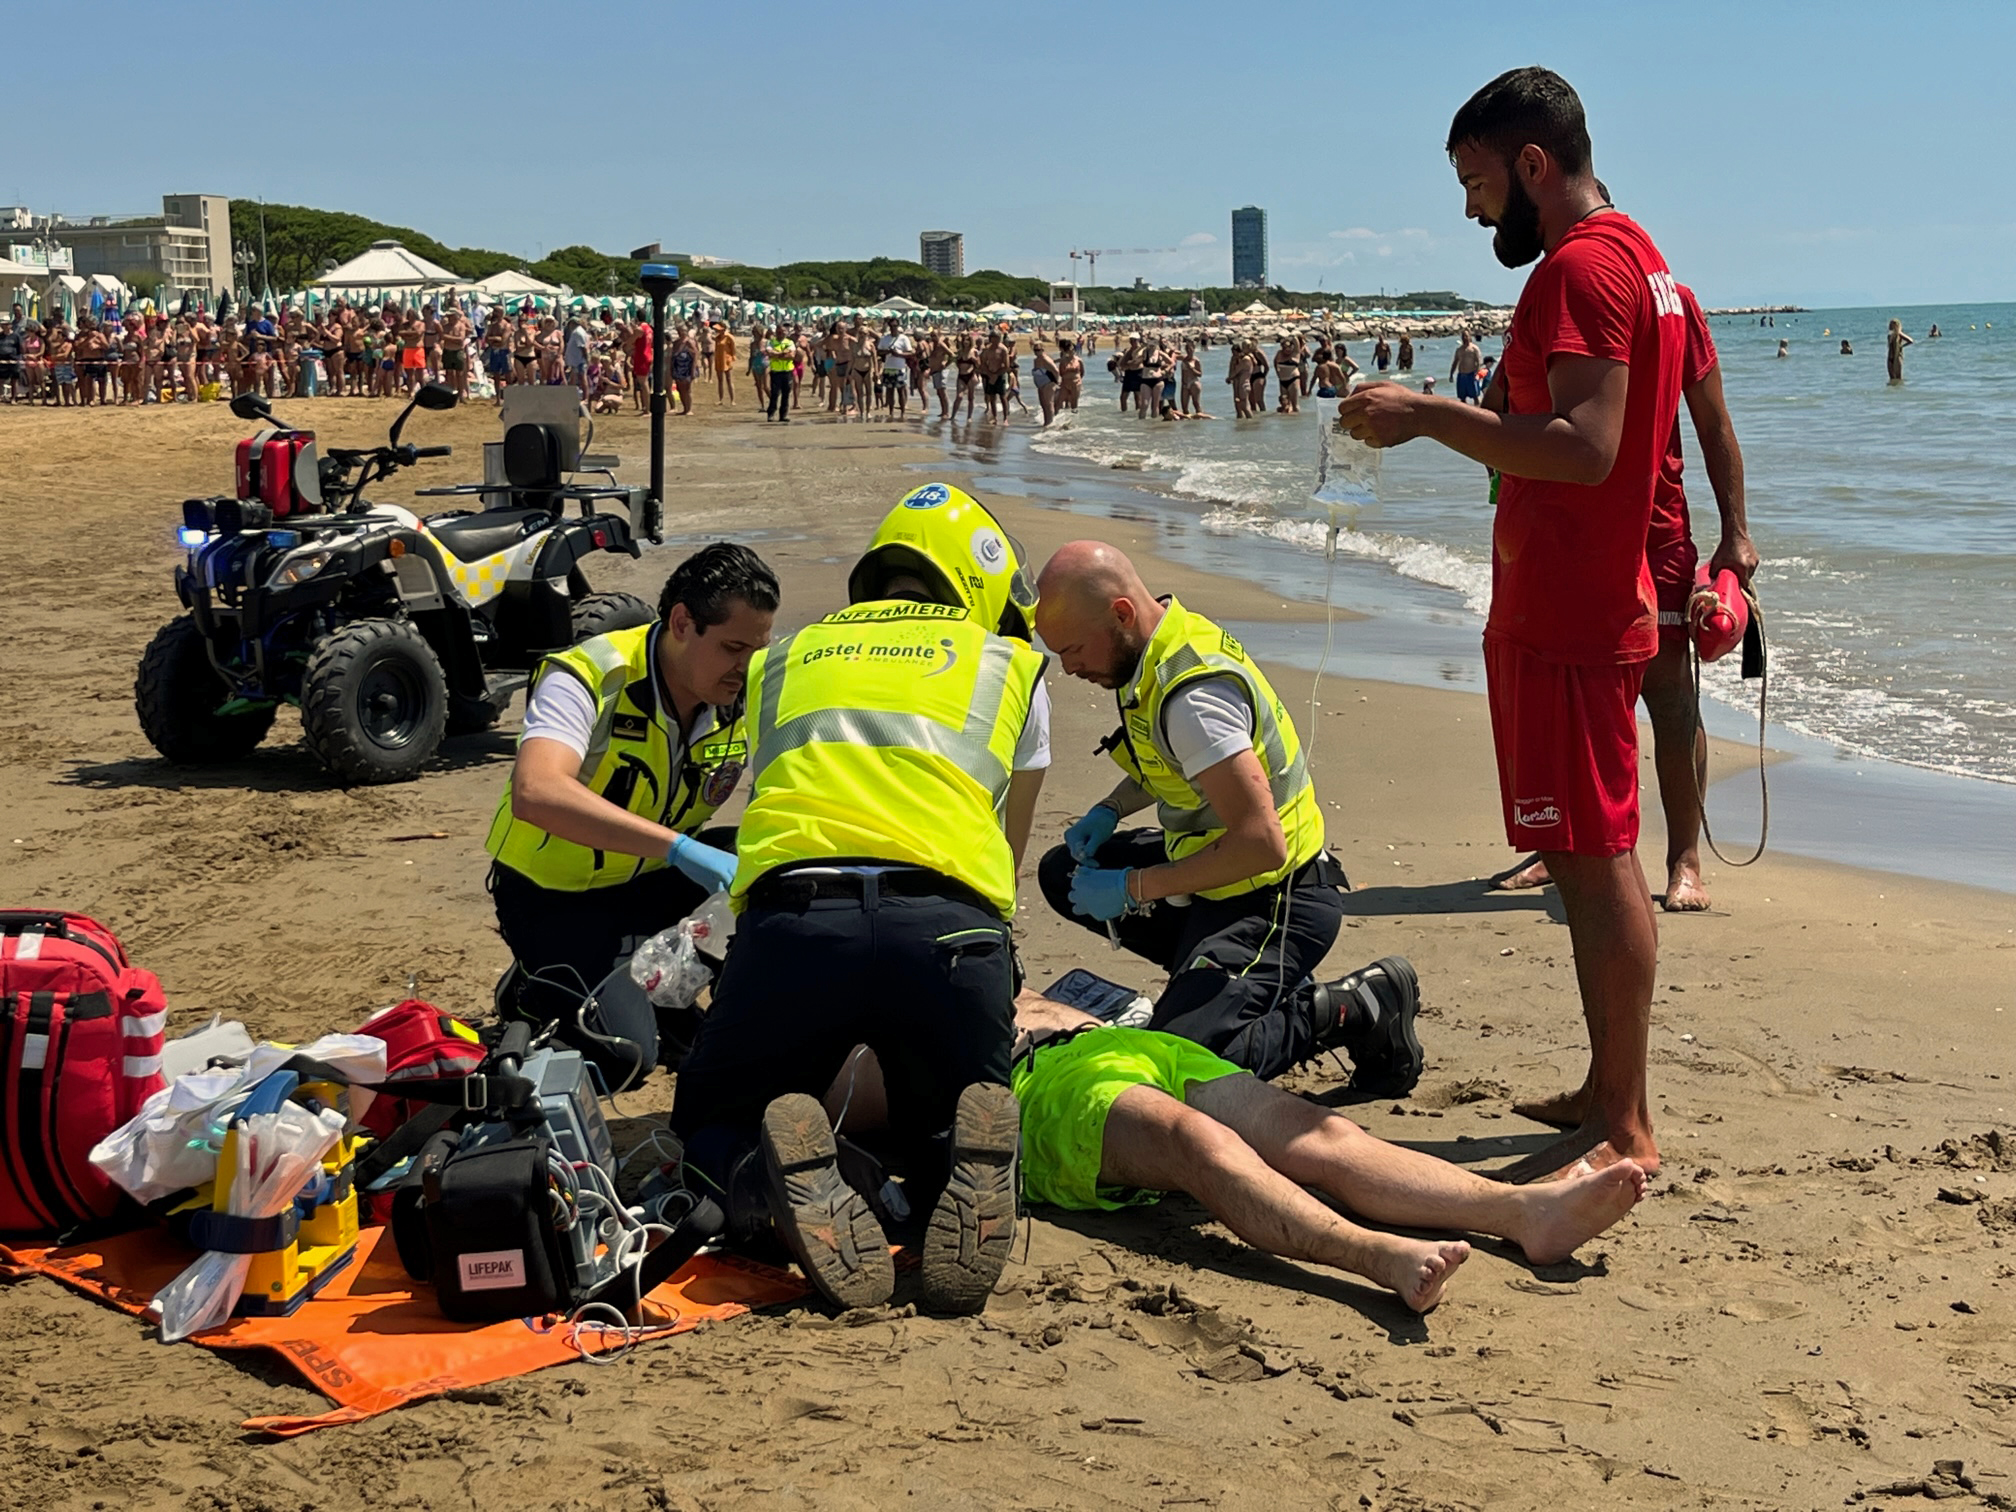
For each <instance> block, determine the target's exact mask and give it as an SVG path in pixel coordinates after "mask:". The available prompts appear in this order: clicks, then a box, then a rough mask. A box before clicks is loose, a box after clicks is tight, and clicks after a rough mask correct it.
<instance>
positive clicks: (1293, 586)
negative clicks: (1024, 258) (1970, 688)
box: [920, 428, 2016, 893]
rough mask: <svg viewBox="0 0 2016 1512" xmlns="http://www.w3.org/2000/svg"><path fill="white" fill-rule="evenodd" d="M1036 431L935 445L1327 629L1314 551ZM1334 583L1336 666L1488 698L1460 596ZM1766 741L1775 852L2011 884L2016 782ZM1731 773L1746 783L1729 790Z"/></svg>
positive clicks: (1303, 657) (1299, 658)
mask: <svg viewBox="0 0 2016 1512" xmlns="http://www.w3.org/2000/svg"><path fill="white" fill-rule="evenodd" d="M1041 434H1042V432H1041V431H1039V430H1032V429H1017V428H1011V429H1010V430H1009V431H1008V432H1006V433H1004V434H1000V435H995V436H992V437H991V438H987V439H986V440H985V441H984V443H983V442H982V441H981V440H980V439H978V438H976V437H975V436H974V435H973V434H972V432H971V431H970V430H969V431H967V432H966V433H965V434H963V435H961V436H958V437H954V436H949V435H948V436H945V437H943V438H942V439H941V442H940V444H942V445H944V446H945V447H946V450H947V452H948V454H949V455H950V456H951V458H952V459H953V463H954V465H955V466H957V467H959V468H961V469H968V470H971V471H973V472H974V473H975V474H976V475H977V476H978V477H979V478H980V479H982V480H983V483H984V484H986V485H991V486H994V487H996V488H998V489H1001V490H1002V491H1005V492H1008V493H1009V494H1010V495H1011V496H1014V497H1020V498H1024V499H1026V500H1027V501H1028V502H1030V503H1031V504H1033V505H1035V506H1036V507H1039V508H1045V509H1049V510H1053V511H1054V510H1058V509H1076V510H1077V511H1078V512H1080V513H1081V514H1083V515H1084V516H1085V517H1087V518H1088V519H1103V518H1106V517H1108V515H1109V514H1111V513H1118V514H1121V515H1123V516H1124V515H1128V514H1133V513H1148V514H1153V515H1154V516H1155V517H1156V518H1157V519H1158V521H1159V522H1160V523H1161V524H1162V525H1163V527H1164V528H1165V531H1166V533H1167V535H1168V536H1169V538H1170V552H1169V553H1168V554H1172V555H1173V557H1174V559H1176V560H1180V561H1182V562H1184V564H1185V565H1186V567H1189V568H1191V569H1192V570H1199V571H1203V572H1206V573H1208V574H1210V575H1211V576H1213V577H1216V578H1219V579H1221V580H1223V581H1228V582H1232V583H1238V584H1241V585H1244V586H1255V585H1256V584H1257V583H1262V582H1264V585H1265V587H1266V590H1267V592H1268V593H1269V595H1270V596H1273V597H1276V598H1279V599H1284V600H1288V601H1292V602H1299V603H1301V604H1303V605H1305V606H1307V608H1308V609H1309V611H1310V612H1309V613H1308V614H1305V615H1294V614H1290V613H1289V612H1287V610H1286V609H1285V606H1284V608H1283V609H1281V610H1276V611H1272V612H1270V613H1269V614H1268V615H1267V616H1266V618H1267V620H1268V621H1270V622H1277V621H1283V620H1289V621H1293V620H1302V621H1304V622H1310V621H1313V622H1314V623H1315V624H1317V625H1318V626H1320V625H1321V623H1322V614H1321V607H1322V602H1323V601H1322V598H1321V594H1322V590H1323V580H1324V571H1323V566H1322V559H1321V558H1320V556H1316V555H1313V554H1311V553H1309V552H1305V551H1301V550H1299V549H1297V548H1295V547H1293V546H1291V545H1288V544H1287V543H1285V542H1282V541H1278V540H1271V539H1267V538H1265V537H1261V536H1255V535H1250V534H1244V533H1226V532H1221V531H1214V530H1211V529H1210V528H1209V527H1208V526H1207V525H1206V524H1205V523H1204V521H1203V519H1202V518H1201V517H1199V516H1194V515H1190V514H1187V513H1185V512H1183V511H1181V510H1179V509H1175V508H1172V507H1170V506H1169V505H1168V504H1167V502H1166V500H1167V499H1169V498H1171V497H1190V498H1195V499H1196V502H1197V503H1198V504H1200V505H1211V504H1212V501H1211V500H1209V499H1204V498H1198V497H1197V496H1193V495H1182V494H1181V493H1180V491H1178V490H1177V489H1176V488H1175V487H1174V475H1173V474H1171V473H1168V472H1166V471H1161V470H1158V469H1155V468H1153V467H1146V468H1134V469H1122V470H1118V472H1119V475H1118V476H1115V473H1116V470H1115V469H1113V468H1110V467H1100V466H1097V465H1095V464H1093V463H1090V462H1087V461H1083V460H1081V459H1078V458H1076V457H1072V456H1069V455H1066V454H1060V453H1055V452H1047V451H1043V450H1040V449H1038V448H1036V447H1034V446H1033V445H1032V444H1031V443H1032V442H1033V441H1034V440H1035V438H1036V437H1037V436H1039V435H1041ZM925 439H929V438H920V440H925ZM1157 481H1159V482H1160V483H1161V484H1162V485H1163V486H1161V487H1157V486H1156V483H1157ZM1214 507H1215V506H1214ZM1200 557H1201V558H1205V559H1206V560H1205V561H1202V562H1200V561H1199V560H1198V559H1199V558H1200ZM1211 559H1216V560H1217V563H1218V565H1215V566H1214V565H1211V564H1210V562H1211ZM1242 569H1244V571H1250V572H1252V573H1253V576H1251V577H1248V576H1245V575H1243V572H1242ZM1336 581H1337V585H1338V588H1339V590H1340V594H1341V595H1344V596H1348V597H1349V598H1350V599H1352V600H1354V601H1355V602H1356V603H1357V604H1360V605H1362V604H1365V603H1367V602H1369V603H1370V605H1371V606H1372V607H1370V608H1361V607H1346V606H1345V605H1344V604H1341V603H1340V605H1339V607H1338V608H1337V610H1336V621H1337V624H1338V625H1340V626H1341V625H1343V624H1345V623H1346V622H1347V619H1348V620H1350V621H1355V622H1358V623H1357V627H1356V628H1355V629H1354V631H1353V632H1352V633H1351V634H1349V635H1346V636H1341V637H1339V638H1338V639H1337V640H1336V642H1335V643H1334V644H1333V646H1332V649H1331V654H1330V661H1329V666H1330V668H1331V670H1332V672H1333V673H1342V674H1346V675H1352V676H1356V677H1359V678H1363V679H1374V680H1378V681H1382V682H1392V683H1396V684H1401V685H1407V686H1415V687H1433V688H1450V689H1453V690H1455V691H1462V692H1469V693H1472V694H1474V695H1477V696H1480V697H1481V696H1482V693H1483V659H1482V653H1481V650H1480V637H1481V634H1482V629H1483V621H1482V619H1481V618H1480V617H1478V616H1476V615H1474V614H1472V613H1471V612H1470V611H1469V610H1468V609H1467V608H1465V607H1464V606H1463V605H1462V604H1461V603H1460V602H1457V601H1454V600H1455V595H1454V593H1453V591H1452V590H1448V589H1443V588H1439V587H1437V586H1435V585H1433V584H1428V583H1423V582H1419V581H1417V580H1414V579H1411V578H1405V577H1403V576H1402V575H1400V574H1399V573H1397V572H1395V571H1393V570H1392V568H1391V567H1390V566H1389V565H1387V564H1386V563H1384V562H1383V561H1380V560H1377V559H1369V558H1358V557H1349V556H1345V555H1342V554H1340V555H1339V557H1338V559H1337V562H1336ZM1438 601H1440V602H1438ZM1254 640H1255V644H1256V645H1258V646H1260V647H1263V648H1265V649H1266V654H1268V655H1269V656H1272V657H1274V658H1276V659H1280V660H1285V661H1289V662H1292V663H1293V664H1294V665H1296V666H1298V667H1300V668H1302V669H1303V670H1309V669H1311V668H1313V667H1314V665H1315V664H1316V660H1317V655H1318V651H1319V650H1320V637H1319V638H1318V643H1317V645H1316V646H1313V647H1312V646H1311V645H1310V644H1309V643H1308V642H1307V640H1306V638H1305V639H1302V640H1297V639H1296V638H1294V637H1293V636H1290V635H1284V634H1278V633H1277V634H1275V635H1272V636H1268V635H1262V636H1258V637H1255V638H1254ZM1702 708H1703V722H1704V724H1705V725H1706V726H1707V728H1708V731H1709V735H1710V739H1711V741H1712V742H1713V743H1714V750H1713V754H1712V757H1711V762H1710V782H1711V786H1712V788H1713V792H1712V793H1711V795H1710V803H1709V818H1710V823H1711V824H1719V825H1721V827H1722V831H1723V835H1724V836H1725V837H1736V838H1733V839H1732V838H1724V839H1723V840H1722V841H1721V843H1722V844H1723V846H1724V849H1725V850H1726V851H1727V852H1728V853H1729V854H1731V855H1741V854H1745V853H1747V852H1748V851H1749V850H1750V848H1751V846H1752V845H1753V844H1754V840H1751V839H1748V838H1745V837H1751V836H1754V835H1755V834H1756V832H1757V827H1758V823H1759V820H1760V810H1759V805H1758V800H1757V795H1756V789H1755V783H1754V773H1755V769H1756V764H1757V757H1756V746H1757V720H1756V715H1755V713H1754V710H1753V711H1745V710H1743V709H1740V708H1736V707H1732V706H1730V705H1727V704H1724V703H1722V702H1720V701H1719V700H1716V699H1712V698H1705V697H1704V699H1703V700H1702ZM1640 732H1641V743H1642V744H1643V745H1644V747H1645V749H1646V750H1647V751H1649V750H1650V729H1649V726H1648V725H1646V724H1645V722H1644V719H1643V717H1642V713H1641V718H1640ZM1765 747H1766V751H1767V753H1768V761H1769V763H1770V778H1769V780H1770V782H1771V783H1772V784H1773V787H1774V791H1773V794H1772V799H1773V804H1772V807H1773V813H1772V823H1773V831H1772V836H1771V845H1770V849H1769V850H1767V853H1766V854H1767V855H1769V854H1773V853H1777V852H1780V851H1781V850H1782V851H1783V852H1784V853H1786V854H1792V855H1800V856H1804V857H1806V858H1808V859H1814V860H1824V861H1831V862H1835V863H1838V864H1841V865H1847V866H1853V867H1857V868H1860V869H1864V870H1868V871H1871V872H1882V873H1884V874H1888V875H1897V876H1907V877H1920V878H1924V879H1925V880H1928V881H1939V882H1949V883H1956V884H1959V885H1963V886H1972V887H1982V888H1986V889H1988V890H1990V891H1994V892H2002V893H2010V892H2016V865H2012V863H2011V855H2010V851H2011V846H2010V844H2009V843H2008V841H2007V840H2006V838H2004V839H2003V840H2002V843H2000V844H1998V843H1997V837H2007V836H2010V835H2016V783H2007V782H2001V781H1998V780H1996V779H1994V778H1992V777H1980V776H1975V775H1973V774H1970V773H1963V772H1955V771H1950V770H1946V769H1942V768H1939V767H1936V766H1931V765H1920V764H1918V763H1913V762H1908V761H1900V760H1894V759H1891V758H1887V757H1883V756H1880V755H1875V754H1872V753H1869V752H1866V751H1860V750H1856V749H1854V748H1852V747H1849V746H1846V745H1842V744H1838V743H1836V742H1833V741H1829V740H1826V739H1823V738H1821V737H1817V736H1813V735H1809V734H1806V733H1804V732H1802V731H1799V730H1795V729H1792V728H1790V727H1788V726H1786V725H1784V724H1780V723H1777V722H1775V721H1773V722H1770V723H1768V724H1767V725H1766V729H1765ZM1731 777H1734V778H1737V779H1738V780H1737V782H1736V783H1735V784H1734V785H1733V786H1732V785H1731V784H1730V783H1729V782H1728V779H1729V778H1731ZM1645 796H1646V807H1647V810H1648V813H1649V812H1650V811H1654V810H1656V809H1657V807H1658V803H1657V794H1656V789H1654V788H1652V787H1648V788H1647V789H1646V795H1645Z"/></svg>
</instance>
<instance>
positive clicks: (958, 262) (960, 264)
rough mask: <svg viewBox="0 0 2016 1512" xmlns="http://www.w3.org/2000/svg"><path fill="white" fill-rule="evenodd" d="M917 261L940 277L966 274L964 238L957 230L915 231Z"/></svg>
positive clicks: (959, 276) (960, 276) (957, 276)
mask: <svg viewBox="0 0 2016 1512" xmlns="http://www.w3.org/2000/svg"><path fill="white" fill-rule="evenodd" d="M917 261H919V262H921V263H922V264H924V269H925V271H926V272H928V273H935V274H937V275H938V276H939V277H940V278H964V277H965V276H966V238H965V237H964V236H963V235H962V234H960V233H959V232H957V231H920V232H918V233H917Z"/></svg>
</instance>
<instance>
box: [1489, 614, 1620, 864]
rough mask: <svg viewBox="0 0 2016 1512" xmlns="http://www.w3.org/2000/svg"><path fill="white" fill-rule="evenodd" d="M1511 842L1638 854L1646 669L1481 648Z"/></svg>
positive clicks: (1494, 645) (1495, 644)
mask: <svg viewBox="0 0 2016 1512" xmlns="http://www.w3.org/2000/svg"><path fill="white" fill-rule="evenodd" d="M1484 681H1485V685H1486V687H1487V688H1488V689H1489V692H1490V697H1491V738H1492V741H1493V743H1494V744H1495V745H1496V746H1497V748H1498V795H1499V797H1500V798H1501V799H1502V800H1503V801H1504V805H1505V839H1506V841H1507V843H1508V844H1510V845H1512V846H1513V847H1515V848H1516V849H1519V850H1536V851H1568V852H1571V853H1573V854H1575V855H1578V856H1617V855H1622V854H1623V853H1624V852H1625V851H1628V850H1632V849H1635V848H1636V846H1637V844H1638V690H1639V688H1640V686H1641V685H1642V684H1643V683H1644V681H1645V664H1644V663H1643V662H1633V663H1630V664H1629V665H1626V666H1607V667H1605V666H1596V667H1576V666H1567V665H1564V664H1562V663H1560V662H1550V661H1542V660H1541V659H1540V658H1539V657H1537V656H1535V655H1533V654H1532V653H1531V652H1529V651H1525V650H1522V649H1521V648H1519V647H1518V646H1514V645H1510V644H1508V643H1506V642H1504V641H1496V640H1487V641H1485V642H1484Z"/></svg>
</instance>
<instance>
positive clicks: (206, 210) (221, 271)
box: [49, 194, 231, 300]
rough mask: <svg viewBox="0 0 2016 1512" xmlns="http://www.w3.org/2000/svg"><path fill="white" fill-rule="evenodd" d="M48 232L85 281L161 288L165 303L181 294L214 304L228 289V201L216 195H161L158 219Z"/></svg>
mask: <svg viewBox="0 0 2016 1512" xmlns="http://www.w3.org/2000/svg"><path fill="white" fill-rule="evenodd" d="M49 229H50V230H51V232H52V233H53V234H54V235H56V236H58V237H60V238H61V239H62V240H63V241H64V242H65V243H67V244H68V245H69V246H70V248H71V250H72V251H73V252H74V253H75V255H76V263H77V268H76V270H77V272H79V273H82V274H85V275H87V276H88V275H90V274H92V273H110V274H111V275H112V276H113V277H115V278H118V279H120V280H122V281H123V282H125V283H128V284H131V285H132V286H133V287H134V288H136V289H139V290H143V291H151V290H153V289H154V288H156V287H158V286H160V285H164V284H165V285H166V286H167V288H168V291H169V293H168V297H169V298H170V299H171V300H172V299H174V298H175V297H177V296H178V295H180V294H182V293H185V292H188V293H198V294H202V295H204V296H205V297H206V298H210V299H215V298H216V297H217V295H219V294H222V293H225V292H226V291H228V290H229V289H230V288H231V201H230V200H228V199H226V198H225V197H224V196H223V195H221V194H166V195H163V196H162V197H161V214H159V215H148V216H141V217H138V218H135V219H114V218H113V217H111V216H105V215H94V216H91V217H90V218H89V219H88V220H86V221H84V222H83V223H82V224H79V223H77V222H75V221H69V220H63V219H60V218H59V219H54V220H52V221H51V222H50V223H49Z"/></svg>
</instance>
